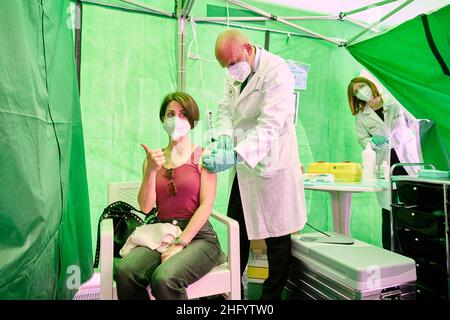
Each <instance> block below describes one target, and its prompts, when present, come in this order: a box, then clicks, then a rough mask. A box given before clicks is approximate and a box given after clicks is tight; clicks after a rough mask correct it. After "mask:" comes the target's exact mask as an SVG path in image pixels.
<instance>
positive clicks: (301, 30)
mask: <svg viewBox="0 0 450 320" xmlns="http://www.w3.org/2000/svg"><path fill="white" fill-rule="evenodd" d="M119 1H121V2H123V3H125V4H128V6H125V5H123V6H122V5H119V4H109V3H105V2H102V1H101V0H77V3H76V11H75V14H76V22H77V23H76V28H77V29H76V32H75V35H76V37H75V52H76V54H75V56H76V59H77V74H78V86H79V87H80V64H81V63H80V59H81V28H82V20H81V16H82V3H83V2H85V3H89V4H93V5H99V6H105V7H111V8H115V9H119V10H124V11H129V12H140V13H144V14H150V15H157V16H162V17H167V18H172V19H177V21H178V26H177V27H178V41H177V44H176V51H177V57H178V60H177V89H178V90H179V91H184V90H185V87H186V59H187V57H186V50H187V48H186V42H187V23H188V21H190V20H191V19H192V17H190V12H191V11H192V8H193V7H194V3H195V0H174V12H168V11H164V10H161V9H158V8H155V7H152V6H149V5H147V4H143V3H140V2H138V1H135V0H119ZM223 1H224V3H227V4H228V3H230V4H232V5H234V6H236V7H240V8H243V9H245V10H249V11H251V12H253V13H256V14H257V15H259V16H258V17H199V18H197V17H196V18H195V20H194V19H192V20H194V21H195V22H199V23H207V24H219V25H226V26H232V27H237V28H243V29H251V30H258V31H265V32H266V46H265V47H266V48H267V47H268V38H269V35H270V32H273V33H282V34H287V35H289V36H290V35H295V36H301V37H310V38H314V39H319V40H323V41H327V42H329V43H332V44H334V45H337V46H338V47H345V46H347V45H350V44H351V43H353V42H355V41H356V40H357V39H358V38H360V37H361V36H363V35H364V34H366V33H367V32H368V31H373V32H378V30H377V29H376V28H375V27H376V26H377V25H379V24H380V23H381V22H383V21H385V20H386V19H388V18H389V17H391V16H392V15H394V14H395V13H397V12H398V11H400V10H402V9H403V8H405V7H406V6H408V5H409V4H411V3H412V2H413V1H414V0H384V1H380V2H377V3H374V4H372V5H368V6H364V7H361V8H358V9H354V10H351V11H348V12H340V13H339V14H337V15H325V16H320V15H317V16H286V17H284V16H283V17H279V16H276V15H273V14H271V13H269V12H266V11H264V10H261V9H259V8H257V7H255V6H252V5H249V4H247V3H245V2H244V1H240V0H223ZM398 1H403V3H402V4H400V5H399V6H397V7H396V8H395V9H394V10H392V11H390V12H389V13H387V14H386V15H384V16H383V17H382V18H381V19H379V20H378V21H376V22H374V23H372V24H370V25H367V24H365V23H362V22H359V21H356V20H354V19H351V18H349V16H351V15H353V14H356V13H359V12H362V11H366V10H369V9H372V8H375V7H380V6H383V5H385V4H388V3H392V2H398ZM129 5H132V6H129ZM270 20H271V21H276V22H279V23H280V24H283V25H286V26H289V27H291V28H292V29H293V30H295V31H292V32H289V31H285V30H277V29H274V28H264V27H254V26H249V25H242V24H239V22H254V21H270ZM304 20H340V21H347V22H349V23H352V24H355V25H358V26H360V27H362V28H363V29H362V30H361V31H360V32H359V33H357V34H356V35H354V36H353V37H351V38H350V39H348V40H345V39H339V38H332V37H327V36H325V35H322V34H320V33H318V32H315V31H313V30H310V29H307V28H305V27H302V26H301V25H299V24H298V23H294V22H292V21H304ZM230 22H231V23H230Z"/></svg>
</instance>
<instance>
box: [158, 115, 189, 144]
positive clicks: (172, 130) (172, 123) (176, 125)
mask: <svg viewBox="0 0 450 320" xmlns="http://www.w3.org/2000/svg"><path fill="white" fill-rule="evenodd" d="M163 128H164V130H166V132H167V134H168V135H169V136H170V138H171V139H172V141H178V140H180V139H181V138H182V137H184V136H186V135H188V134H189V131H191V124H190V123H189V121H187V120H186V119H181V118H178V117H172V118H167V119H166V120H164V123H163Z"/></svg>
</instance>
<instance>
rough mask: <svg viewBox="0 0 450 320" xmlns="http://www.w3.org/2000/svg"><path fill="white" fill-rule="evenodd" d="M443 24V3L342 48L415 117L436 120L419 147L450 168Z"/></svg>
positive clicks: (447, 38)
mask: <svg viewBox="0 0 450 320" xmlns="http://www.w3.org/2000/svg"><path fill="white" fill-rule="evenodd" d="M449 23H450V5H447V6H446V7H444V8H441V9H439V10H437V11H435V12H433V13H431V14H428V15H421V16H418V17H416V18H414V19H412V20H410V21H407V22H405V23H403V24H401V25H400V26H398V27H396V28H394V29H392V30H389V31H388V32H385V33H383V34H381V35H378V36H375V37H373V38H371V39H367V40H364V41H362V42H359V43H356V44H353V45H350V46H348V47H347V49H348V50H349V52H350V53H351V54H352V55H353V56H354V57H355V59H356V60H358V61H359V62H360V63H361V64H362V65H364V66H365V67H366V68H367V69H368V70H369V71H370V72H371V73H372V74H373V75H374V76H376V78H377V79H378V80H379V81H380V82H381V83H382V84H383V85H384V86H385V87H386V88H387V89H388V90H389V92H391V93H392V94H393V95H394V96H395V97H396V98H397V100H398V101H399V102H400V103H401V104H402V105H403V106H404V107H405V108H406V109H407V110H408V111H410V112H411V113H412V114H413V115H414V116H415V117H416V118H419V119H429V120H432V121H433V122H434V123H435V124H436V129H435V131H436V132H435V131H433V132H432V136H431V137H429V138H427V137H425V138H427V140H422V152H423V156H424V159H425V161H426V162H429V163H433V164H435V165H436V166H437V168H439V169H442V170H450V152H449V151H450V70H449V68H450V26H449ZM425 138H422V139H425Z"/></svg>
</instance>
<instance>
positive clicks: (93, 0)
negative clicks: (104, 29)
mask: <svg viewBox="0 0 450 320" xmlns="http://www.w3.org/2000/svg"><path fill="white" fill-rule="evenodd" d="M81 2H85V3H89V4H92V5H97V6H100V7H105V8H110V9H118V10H124V11H131V12H139V13H145V14H150V15H155V16H164V17H166V16H167V15H166V14H161V13H158V12H153V11H149V10H148V9H139V7H136V8H133V7H128V6H121V5H118V4H112V3H105V2H101V1H97V0H81ZM173 17H174V15H173V14H172V15H171V18H173Z"/></svg>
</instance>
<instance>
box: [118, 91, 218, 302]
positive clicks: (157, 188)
mask: <svg viewBox="0 0 450 320" xmlns="http://www.w3.org/2000/svg"><path fill="white" fill-rule="evenodd" d="M159 118H160V120H161V122H162V123H163V128H164V130H165V131H166V132H167V134H168V135H169V144H168V145H167V147H166V148H164V149H163V150H161V149H157V150H149V148H148V147H147V146H146V145H145V144H143V145H142V147H143V148H144V149H145V152H146V158H145V160H144V165H143V179H142V184H141V188H140V190H139V195H138V200H139V205H140V208H141V211H143V212H150V211H151V209H152V208H153V207H154V206H155V205H156V207H157V209H158V215H157V223H167V222H169V223H172V224H176V225H177V226H179V227H180V228H181V230H182V233H181V235H179V237H177V238H176V239H175V241H174V242H173V243H172V245H170V246H169V247H168V249H167V250H166V251H164V252H163V253H162V254H161V253H160V252H159V251H157V250H151V249H149V248H147V247H136V248H134V249H132V251H131V252H130V253H129V254H127V255H126V256H125V257H124V258H122V259H121V260H120V262H119V263H118V265H117V268H116V272H115V279H116V283H117V295H118V298H119V299H149V296H148V293H147V290H146V287H147V286H148V285H151V288H152V294H153V295H154V296H155V298H156V299H170V300H178V299H187V295H186V287H187V286H188V285H189V284H191V283H193V282H195V281H197V280H198V279H200V278H201V277H203V276H204V275H205V274H207V273H208V272H209V271H211V269H213V268H214V267H215V266H216V265H219V264H220V263H223V262H224V261H225V259H226V258H225V256H224V254H223V253H222V251H221V249H220V244H219V241H218V239H217V235H216V233H215V231H214V230H213V229H212V226H211V224H210V223H209V221H208V218H209V216H210V214H211V211H212V208H213V204H214V199H215V194H216V184H217V178H216V174H214V173H210V172H208V170H205V169H203V168H202V165H201V157H202V148H201V147H198V146H195V145H193V144H191V141H190V138H189V132H190V130H191V129H193V128H194V123H195V122H196V121H198V119H199V110H198V107H197V104H196V103H195V101H194V99H193V98H192V97H191V96H190V95H188V94H186V93H182V92H175V93H172V94H169V95H167V96H166V97H165V98H164V100H163V102H162V104H161V109H160V112H159ZM212 285H214V284H212Z"/></svg>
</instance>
